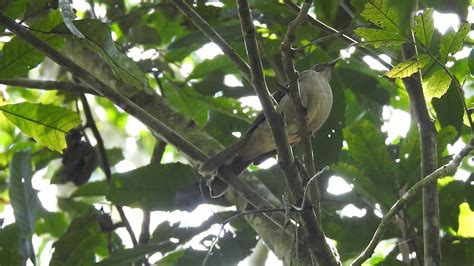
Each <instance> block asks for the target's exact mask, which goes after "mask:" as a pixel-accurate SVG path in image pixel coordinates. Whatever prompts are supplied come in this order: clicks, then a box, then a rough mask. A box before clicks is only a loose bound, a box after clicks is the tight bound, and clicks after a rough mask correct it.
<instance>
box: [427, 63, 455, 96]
mask: <svg viewBox="0 0 474 266" xmlns="http://www.w3.org/2000/svg"><path fill="white" fill-rule="evenodd" d="M449 85H451V77H449V75H448V74H447V73H446V71H444V70H438V71H436V72H435V73H433V75H431V76H430V77H429V78H428V80H427V82H426V88H425V95H426V97H427V98H428V99H431V98H433V97H436V98H439V97H441V96H443V95H444V94H445V93H446V92H447V91H448V89H449Z"/></svg>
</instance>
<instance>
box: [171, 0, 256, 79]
mask: <svg viewBox="0 0 474 266" xmlns="http://www.w3.org/2000/svg"><path fill="white" fill-rule="evenodd" d="M173 3H174V5H175V6H176V7H177V8H179V10H181V12H183V14H184V15H186V17H187V18H188V19H189V20H191V22H192V23H193V24H194V25H195V26H196V27H197V28H198V29H199V30H200V31H201V32H202V33H203V34H204V35H206V37H207V38H208V39H209V40H211V41H212V42H214V43H215V44H216V45H217V46H219V48H221V50H222V52H223V53H224V54H225V55H227V57H228V58H229V59H230V61H232V63H233V64H234V65H235V66H236V67H237V68H238V69H239V70H240V72H242V75H243V76H244V77H245V78H246V79H247V80H248V81H249V82H252V81H251V74H250V68H249V66H248V64H247V63H246V62H245V61H244V60H243V59H242V58H241V57H240V55H239V54H237V52H235V50H234V49H233V48H232V47H231V46H230V45H229V44H228V43H227V42H226V41H225V40H224V38H222V37H221V36H220V35H219V34H218V33H217V32H216V31H215V30H214V29H213V28H212V27H211V26H209V24H208V23H207V22H206V21H205V20H204V19H203V18H202V17H201V16H199V14H197V13H196V12H195V11H194V10H193V9H192V8H191V7H190V6H189V5H188V4H187V3H186V2H185V1H184V0H175V1H173Z"/></svg>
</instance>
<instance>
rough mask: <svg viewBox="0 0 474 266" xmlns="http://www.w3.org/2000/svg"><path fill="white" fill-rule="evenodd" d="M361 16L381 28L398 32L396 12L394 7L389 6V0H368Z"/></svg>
mask: <svg viewBox="0 0 474 266" xmlns="http://www.w3.org/2000/svg"><path fill="white" fill-rule="evenodd" d="M361 16H363V17H364V18H366V19H367V20H368V21H370V22H371V23H372V24H375V25H377V26H379V27H380V28H382V29H386V30H388V31H392V32H397V33H398V32H400V29H399V26H398V23H399V18H398V14H397V12H396V10H395V9H393V8H391V7H390V5H389V1H386V0H370V1H368V2H367V3H366V4H365V6H364V10H363V11H362V13H361Z"/></svg>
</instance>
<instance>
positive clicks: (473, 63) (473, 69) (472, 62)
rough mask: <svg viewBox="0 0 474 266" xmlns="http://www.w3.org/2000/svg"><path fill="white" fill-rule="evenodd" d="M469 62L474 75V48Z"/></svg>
mask: <svg viewBox="0 0 474 266" xmlns="http://www.w3.org/2000/svg"><path fill="white" fill-rule="evenodd" d="M467 62H468V64H469V68H470V69H471V75H474V49H472V50H471V52H470V53H469V57H468V58H467Z"/></svg>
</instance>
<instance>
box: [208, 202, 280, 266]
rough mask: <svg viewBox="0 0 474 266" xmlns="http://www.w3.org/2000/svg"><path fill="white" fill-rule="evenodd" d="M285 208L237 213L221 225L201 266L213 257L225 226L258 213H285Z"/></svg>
mask: <svg viewBox="0 0 474 266" xmlns="http://www.w3.org/2000/svg"><path fill="white" fill-rule="evenodd" d="M284 211H285V209H284V208H271V209H261V210H250V211H245V212H239V213H236V214H234V215H232V216H230V217H229V218H227V219H225V220H223V221H222V223H221V228H220V230H219V233H218V234H217V235H216V237H215V238H214V241H212V244H211V246H210V247H209V250H208V251H207V254H206V257H204V260H203V261H202V263H201V265H202V266H205V265H206V264H207V261H208V260H209V258H210V257H211V254H212V250H213V249H214V247H215V245H216V244H217V242H218V241H219V236H220V235H221V233H222V231H224V226H225V225H226V224H228V223H230V222H231V221H232V220H233V219H236V218H239V217H242V216H245V215H250V214H257V213H269V212H284Z"/></svg>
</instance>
